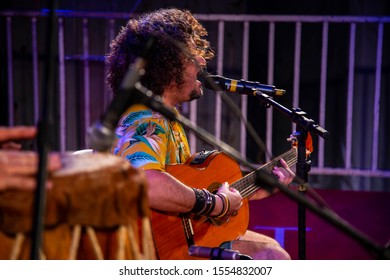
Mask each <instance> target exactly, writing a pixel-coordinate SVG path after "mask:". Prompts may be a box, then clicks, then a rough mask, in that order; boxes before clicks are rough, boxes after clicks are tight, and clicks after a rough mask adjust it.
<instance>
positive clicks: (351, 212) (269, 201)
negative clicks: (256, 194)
mask: <svg viewBox="0 0 390 280" xmlns="http://www.w3.org/2000/svg"><path fill="white" fill-rule="evenodd" d="M318 193H319V194H320V195H321V197H322V198H324V200H325V201H326V202H327V203H328V204H329V205H330V206H331V207H332V209H333V210H334V211H335V212H336V213H337V214H338V215H339V216H340V217H342V218H343V219H344V220H346V221H347V222H349V223H350V224H351V225H353V226H354V227H355V228H357V229H358V230H360V231H361V232H363V233H364V234H365V235H367V236H368V237H370V239H372V240H373V241H374V242H376V243H378V244H379V245H385V244H386V243H387V242H389V241H390V193H380V192H356V191H339V190H318ZM297 209H298V208H297V205H296V203H295V202H293V201H292V200H291V199H290V198H288V197H287V196H286V195H284V194H281V193H278V194H276V195H274V196H271V197H269V198H266V199H263V200H259V201H251V202H250V211H251V212H250V216H251V218H250V226H249V228H250V229H252V230H254V231H257V232H261V233H264V234H267V235H269V236H272V237H275V238H276V239H277V240H278V241H279V242H280V243H281V244H282V246H283V247H284V248H285V249H286V250H287V251H288V252H289V253H290V255H291V257H292V258H293V259H298V231H297V230H298V228H297V225H298V210H297ZM306 215H307V219H306V253H307V254H306V259H309V260H360V259H363V260H369V259H376V256H375V255H373V254H372V253H370V252H368V251H367V250H366V249H365V248H364V247H362V246H361V245H360V244H359V243H358V242H357V241H356V240H354V239H352V238H351V237H350V236H349V235H346V234H345V233H344V232H341V231H340V230H338V229H336V228H335V227H334V226H332V225H330V224H329V223H328V222H326V221H324V220H322V219H321V218H320V217H318V216H317V215H315V214H314V213H312V212H311V211H307V212H306Z"/></svg>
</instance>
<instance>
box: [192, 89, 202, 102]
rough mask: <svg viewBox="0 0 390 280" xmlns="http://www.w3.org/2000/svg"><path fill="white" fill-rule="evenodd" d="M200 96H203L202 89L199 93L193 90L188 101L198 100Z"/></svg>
mask: <svg viewBox="0 0 390 280" xmlns="http://www.w3.org/2000/svg"><path fill="white" fill-rule="evenodd" d="M202 96H203V89H199V91H197V90H196V89H193V90H192V91H191V93H190V100H189V101H192V100H196V99H199V98H201V97H202Z"/></svg>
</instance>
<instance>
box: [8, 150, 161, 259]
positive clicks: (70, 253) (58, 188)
mask: <svg viewBox="0 0 390 280" xmlns="http://www.w3.org/2000/svg"><path fill="white" fill-rule="evenodd" d="M62 161H63V168H62V169H61V170H58V171H56V172H55V173H53V174H51V175H50V180H51V181H52V182H53V187H52V188H50V189H48V190H47V192H46V210H45V211H46V213H45V219H44V232H43V242H42V249H41V258H45V259H154V258H155V254H154V246H153V239H152V234H151V229H150V223H149V207H148V203H147V196H146V181H145V178H144V176H143V173H142V172H141V171H139V170H138V169H135V168H133V167H132V166H131V165H130V164H129V163H128V162H127V161H124V160H123V159H121V158H119V157H116V156H113V155H108V154H78V155H74V154H65V155H63V156H62ZM33 207H34V192H33V191H21V190H7V191H3V192H0V244H1V246H0V247H1V248H0V259H29V258H30V247H31V240H30V232H31V225H32V213H33Z"/></svg>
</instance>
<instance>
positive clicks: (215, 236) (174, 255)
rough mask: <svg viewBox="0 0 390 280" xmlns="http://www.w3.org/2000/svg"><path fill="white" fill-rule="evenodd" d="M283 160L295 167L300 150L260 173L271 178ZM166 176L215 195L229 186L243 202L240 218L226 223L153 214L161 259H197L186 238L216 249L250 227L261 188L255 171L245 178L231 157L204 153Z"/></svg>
mask: <svg viewBox="0 0 390 280" xmlns="http://www.w3.org/2000/svg"><path fill="white" fill-rule="evenodd" d="M280 158H283V159H284V160H285V161H286V163H287V164H288V166H289V167H291V166H293V165H294V164H295V163H296V162H297V148H296V147H292V148H291V149H290V150H289V151H287V152H285V153H284V154H282V155H280V156H279V157H276V158H274V159H273V160H272V161H270V162H268V163H266V164H264V165H262V166H261V167H260V168H259V169H258V170H260V171H263V172H266V173H269V174H271V171H272V168H273V167H274V166H275V165H278V164H279V161H280ZM167 172H168V173H170V174H171V175H173V176H174V177H176V178H177V179H178V180H180V181H181V182H183V183H184V184H186V185H188V186H190V187H193V188H198V189H204V188H205V189H208V190H209V191H210V192H216V190H217V189H218V188H219V186H220V185H221V184H222V183H223V182H228V183H229V184H230V187H233V188H235V189H237V190H238V191H239V192H240V194H241V196H242V197H243V198H244V199H243V205H242V207H241V208H240V210H239V211H238V213H237V215H236V216H231V217H230V218H229V220H228V221H227V222H225V221H219V220H216V219H212V218H206V217H199V216H193V215H192V216H190V217H184V218H183V217H182V216H179V215H175V214H169V213H165V212H157V211H152V216H151V223H152V229H153V237H154V241H155V246H156V249H157V253H158V257H159V258H160V259H198V258H194V257H191V256H189V254H188V246H189V245H188V242H187V238H186V234H193V241H194V243H195V245H197V246H206V247H217V246H219V245H220V244H221V243H223V242H225V241H230V240H234V239H236V238H237V237H239V236H241V235H243V234H244V233H245V231H246V230H247V228H248V224H249V205H248V197H249V196H250V195H251V194H253V193H254V192H256V191H257V190H258V189H260V188H262V187H261V186H259V185H256V180H257V175H256V172H255V171H253V172H251V173H249V174H247V175H246V176H244V177H242V173H241V169H240V167H239V165H238V164H237V162H236V161H234V160H233V159H231V158H230V157H229V156H227V155H226V154H224V153H222V152H217V151H203V152H200V153H197V154H195V155H193V156H192V157H191V158H189V159H188V160H187V161H186V162H185V163H184V164H175V165H169V166H168V168H167ZM186 219H187V220H188V221H189V223H188V224H187V223H186V222H185V220H186Z"/></svg>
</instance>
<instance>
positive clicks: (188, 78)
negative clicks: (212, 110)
mask: <svg viewBox="0 0 390 280" xmlns="http://www.w3.org/2000/svg"><path fill="white" fill-rule="evenodd" d="M205 67H206V60H205V59H204V58H203V57H201V56H198V57H196V58H194V59H193V60H191V61H190V62H188V63H187V65H185V67H184V73H183V84H181V85H180V86H179V91H180V93H181V95H182V97H183V101H191V100H194V99H199V98H200V97H201V96H202V95H203V87H202V83H201V82H200V81H199V80H198V74H199V73H200V72H201V71H202V69H203V68H205Z"/></svg>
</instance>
